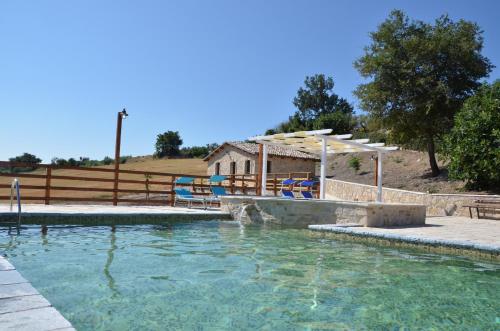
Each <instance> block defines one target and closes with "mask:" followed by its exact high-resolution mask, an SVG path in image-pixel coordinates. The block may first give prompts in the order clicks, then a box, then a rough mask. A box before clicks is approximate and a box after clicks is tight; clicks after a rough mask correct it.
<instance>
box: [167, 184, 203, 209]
mask: <svg viewBox="0 0 500 331" xmlns="http://www.w3.org/2000/svg"><path fill="white" fill-rule="evenodd" d="M174 192H175V201H174V206H175V205H176V204H177V202H181V201H182V202H185V203H187V206H188V208H191V206H192V205H193V202H200V203H202V204H203V208H205V209H207V201H206V200H205V198H201V197H195V196H193V193H191V191H189V190H186V189H184V188H175V189H174Z"/></svg>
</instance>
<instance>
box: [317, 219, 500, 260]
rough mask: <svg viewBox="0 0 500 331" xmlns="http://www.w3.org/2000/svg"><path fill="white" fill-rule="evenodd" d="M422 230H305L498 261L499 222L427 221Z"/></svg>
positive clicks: (349, 227)
mask: <svg viewBox="0 0 500 331" xmlns="http://www.w3.org/2000/svg"><path fill="white" fill-rule="evenodd" d="M425 223H426V224H425V225H423V226H400V227H377V228H374V227H362V226H359V225H355V224H352V225H349V224H345V225H336V224H322V225H310V226H309V229H311V230H314V231H320V232H325V233H332V234H334V235H338V236H344V237H348V238H351V239H359V240H365V241H366V240H368V241H373V242H379V243H381V244H389V245H394V246H419V247H425V248H428V249H429V250H432V251H438V252H443V253H458V254H467V255H478V256H482V257H488V258H493V259H500V221H498V220H491V219H470V218H467V217H453V216H446V217H428V218H426V220H425Z"/></svg>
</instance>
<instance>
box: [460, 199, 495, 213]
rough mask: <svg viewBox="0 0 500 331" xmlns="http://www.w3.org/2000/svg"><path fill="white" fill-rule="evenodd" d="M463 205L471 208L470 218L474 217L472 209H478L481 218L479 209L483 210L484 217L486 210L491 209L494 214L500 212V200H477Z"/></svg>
mask: <svg viewBox="0 0 500 331" xmlns="http://www.w3.org/2000/svg"><path fill="white" fill-rule="evenodd" d="M463 207H466V208H469V214H470V218H472V209H476V213H477V218H481V217H480V215H479V210H480V209H481V210H482V211H483V217H484V216H485V213H486V212H485V211H486V210H487V211H489V212H490V213H492V214H497V213H498V212H500V200H493V199H489V200H476V201H474V202H473V203H471V204H465V205H463Z"/></svg>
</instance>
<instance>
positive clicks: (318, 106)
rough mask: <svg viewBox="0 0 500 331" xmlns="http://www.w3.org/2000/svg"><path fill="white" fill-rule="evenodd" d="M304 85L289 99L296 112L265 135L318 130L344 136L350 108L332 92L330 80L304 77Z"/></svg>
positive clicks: (350, 118)
mask: <svg viewBox="0 0 500 331" xmlns="http://www.w3.org/2000/svg"><path fill="white" fill-rule="evenodd" d="M304 85H305V86H304V87H300V88H299V90H298V91H297V96H296V97H295V98H294V99H293V104H294V105H295V107H297V111H296V112H295V113H294V114H293V115H292V116H290V117H289V118H288V121H285V122H283V123H280V124H279V125H278V126H277V127H276V128H274V129H269V130H267V131H266V133H267V134H273V133H280V132H294V131H302V130H319V129H332V130H333V131H334V132H335V133H346V132H349V131H350V130H352V128H354V126H355V121H353V115H352V113H353V108H352V106H351V105H350V104H349V103H348V102H347V100H345V99H344V98H341V97H339V96H338V95H337V94H335V93H334V92H333V87H334V85H335V84H334V82H333V78H331V77H325V75H323V74H317V75H314V76H312V77H309V76H307V77H306V79H305V80H304Z"/></svg>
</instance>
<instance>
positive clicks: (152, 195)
mask: <svg viewBox="0 0 500 331" xmlns="http://www.w3.org/2000/svg"><path fill="white" fill-rule="evenodd" d="M14 168H23V169H34V170H32V171H25V172H17V173H16V172H12V170H13V169H14ZM116 171H117V172H118V176H115V172H116ZM116 171H115V169H111V168H100V167H75V166H57V165H53V164H37V165H33V164H26V163H20V162H8V161H0V201H1V200H9V199H10V195H8V194H9V192H10V183H11V181H12V179H13V178H22V179H25V180H21V189H22V199H23V200H28V201H42V202H43V203H45V204H47V205H48V204H50V203H51V202H55V201H59V202H84V203H87V202H99V203H113V204H117V203H128V204H170V205H173V203H174V200H175V199H174V197H175V192H174V191H173V188H174V185H175V180H176V179H177V178H179V177H185V176H187V177H193V178H194V179H195V180H194V183H193V184H189V185H184V186H187V187H189V188H191V190H192V191H193V192H195V194H197V195H209V194H210V184H209V181H208V179H209V178H210V176H206V175H189V174H176V173H167V172H157V171H139V170H125V169H118V170H116ZM98 175H101V176H102V177H99V176H98ZM122 175H123V176H122ZM106 176H108V177H106ZM139 176H142V177H143V178H144V179H138V178H137V177H139ZM286 178H296V179H309V178H311V174H310V173H306V172H295V173H270V174H268V180H267V191H268V194H269V192H273V194H274V195H279V191H280V189H281V186H280V185H281V182H282V181H283V180H284V179H286ZM91 183H93V185H94V186H88V184H91ZM220 186H223V187H224V188H225V189H226V190H227V191H228V192H230V193H231V194H256V192H257V191H258V188H259V186H260V182H259V176H258V174H233V175H227V180H225V181H224V182H223V183H221V184H220ZM36 193H39V194H36ZM79 194H80V195H79ZM82 194H83V195H82Z"/></svg>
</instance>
